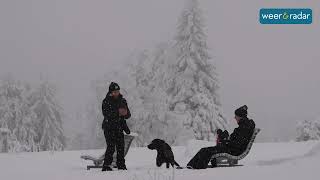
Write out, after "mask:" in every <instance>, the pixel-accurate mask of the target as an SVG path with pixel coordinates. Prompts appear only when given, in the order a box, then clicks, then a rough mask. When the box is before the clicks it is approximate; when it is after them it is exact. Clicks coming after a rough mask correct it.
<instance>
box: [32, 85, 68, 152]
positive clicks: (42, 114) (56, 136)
mask: <svg viewBox="0 0 320 180" xmlns="http://www.w3.org/2000/svg"><path fill="white" fill-rule="evenodd" d="M31 104H32V109H33V111H34V112H35V114H36V117H37V119H36V121H37V122H36V133H37V135H38V137H39V139H38V141H39V146H40V151H54V150H63V149H64V147H65V136H64V134H63V128H62V108H61V107H60V105H59V104H58V102H57V100H56V89H55V87H54V86H53V85H52V84H50V83H49V82H48V81H43V82H41V83H40V85H39V87H38V88H37V89H36V90H35V91H34V92H33V93H32V96H31Z"/></svg>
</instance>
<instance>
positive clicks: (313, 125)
mask: <svg viewBox="0 0 320 180" xmlns="http://www.w3.org/2000/svg"><path fill="white" fill-rule="evenodd" d="M309 140H320V118H319V119H318V120H315V121H307V120H305V121H302V122H299V123H298V125H297V138H296V141H309Z"/></svg>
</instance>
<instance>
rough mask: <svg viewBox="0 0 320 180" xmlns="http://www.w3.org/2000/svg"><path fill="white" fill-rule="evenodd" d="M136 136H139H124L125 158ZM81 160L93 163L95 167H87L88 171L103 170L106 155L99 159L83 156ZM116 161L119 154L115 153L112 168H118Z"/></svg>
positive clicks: (133, 134) (132, 134)
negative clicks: (92, 169)
mask: <svg viewBox="0 0 320 180" xmlns="http://www.w3.org/2000/svg"><path fill="white" fill-rule="evenodd" d="M136 136H137V134H135V133H130V134H125V135H124V156H126V155H127V153H128V151H129V148H130V146H131V143H132V141H133V139H134V138H135V137H136ZM80 158H81V159H84V160H91V161H92V162H93V165H88V166H87V170H90V169H91V168H102V165H103V161H104V153H103V154H102V155H101V156H99V157H94V156H90V155H82V156H80ZM116 160H117V152H115V153H114V154H113V162H112V164H111V166H113V167H117V165H116Z"/></svg>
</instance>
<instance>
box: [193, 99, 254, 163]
mask: <svg viewBox="0 0 320 180" xmlns="http://www.w3.org/2000/svg"><path fill="white" fill-rule="evenodd" d="M247 110H248V107H247V106H246V105H244V106H241V107H240V108H238V109H237V110H236V111H235V120H236V121H237V123H238V125H239V127H237V128H235V129H234V131H233V133H232V134H231V135H230V136H229V133H228V131H226V130H225V131H222V130H221V129H218V130H217V135H218V138H217V145H216V146H213V147H206V148H202V149H200V151H198V153H197V154H196V155H195V156H194V157H193V158H192V159H191V160H190V161H189V162H188V164H187V167H188V168H190V169H205V168H207V166H208V163H209V161H210V159H211V157H212V155H214V154H218V153H228V154H231V155H234V156H238V155H240V154H242V153H243V152H244V151H245V149H246V148H247V145H248V144H249V142H250V139H251V136H252V134H253V132H254V129H255V123H254V121H253V120H251V119H248V117H247V114H248V112H247Z"/></svg>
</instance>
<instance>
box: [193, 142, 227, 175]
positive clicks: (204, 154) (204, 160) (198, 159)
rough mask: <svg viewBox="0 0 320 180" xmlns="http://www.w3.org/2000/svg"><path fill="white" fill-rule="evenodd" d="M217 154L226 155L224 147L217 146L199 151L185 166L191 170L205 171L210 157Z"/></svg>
mask: <svg viewBox="0 0 320 180" xmlns="http://www.w3.org/2000/svg"><path fill="white" fill-rule="evenodd" d="M218 153H228V150H227V148H226V146H224V145H218V146H212V147H206V148H202V149H200V151H198V153H197V154H196V155H195V156H194V157H193V158H192V159H191V160H190V161H189V162H188V164H187V166H191V167H192V168H193V169H206V168H207V167H208V163H209V161H210V159H211V156H212V155H214V154H218Z"/></svg>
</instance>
